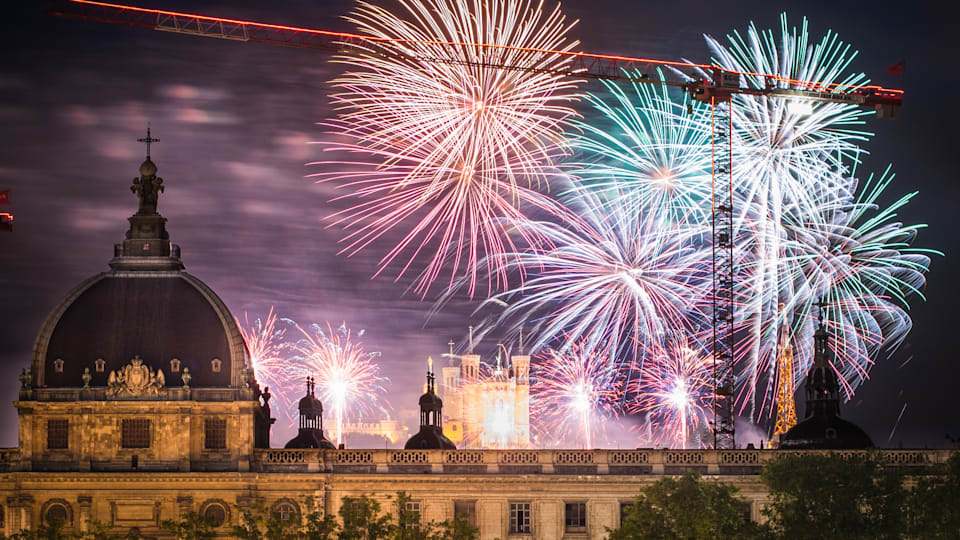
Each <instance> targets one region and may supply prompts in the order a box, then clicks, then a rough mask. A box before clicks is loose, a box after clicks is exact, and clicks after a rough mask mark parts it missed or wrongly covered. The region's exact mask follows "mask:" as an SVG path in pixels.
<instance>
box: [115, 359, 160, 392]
mask: <svg viewBox="0 0 960 540" xmlns="http://www.w3.org/2000/svg"><path fill="white" fill-rule="evenodd" d="M164 383H165V381H164V378H163V370H161V369H158V370H157V371H156V373H154V371H153V369H152V368H150V366H145V365H143V359H141V358H140V356H139V355H137V356H135V357H134V358H133V359H132V360H130V363H129V364H127V365H126V366H124V367H123V368H122V369H120V370H119V371H111V372H110V376H109V377H108V378H107V395H108V396H156V395H159V394H160V389H161V388H163V385H164Z"/></svg>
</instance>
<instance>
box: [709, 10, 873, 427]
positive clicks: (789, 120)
mask: <svg viewBox="0 0 960 540" xmlns="http://www.w3.org/2000/svg"><path fill="white" fill-rule="evenodd" d="M706 41H707V45H708V46H709V48H710V50H711V51H712V53H713V55H714V61H715V63H716V64H717V65H719V66H721V67H722V68H725V69H728V70H733V71H739V72H746V73H755V74H770V75H776V76H778V77H780V78H781V79H780V80H778V81H776V82H774V83H771V81H770V79H768V78H765V77H762V76H760V75H756V76H754V75H743V76H741V81H740V84H741V86H747V87H752V88H764V87H767V86H769V85H770V84H775V85H777V86H779V87H782V88H800V89H803V88H810V87H811V84H813V85H819V84H832V83H840V84H844V85H848V87H850V88H856V87H858V86H860V85H863V84H866V83H867V82H868V80H867V79H866V77H865V76H864V75H862V74H850V75H848V74H847V71H848V68H849V65H850V62H851V61H852V60H853V58H854V56H855V55H856V53H855V51H851V49H850V46H849V45H846V44H844V43H843V42H842V41H840V40H839V39H838V38H837V36H836V35H835V34H833V33H832V32H827V33H826V35H825V36H824V37H823V38H822V39H821V40H820V41H819V42H817V43H812V42H810V40H809V32H808V27H807V21H806V19H804V21H803V23H802V25H801V27H800V28H799V30H798V29H797V28H796V27H793V28H791V27H789V26H788V24H787V18H786V15H782V16H781V28H780V32H779V34H777V33H775V32H773V31H760V30H757V28H756V26H754V25H752V24H751V25H750V27H749V29H748V30H747V33H746V38H743V37H741V35H740V34H739V33H734V34H733V35H731V36H728V41H729V43H728V44H726V45H725V44H723V43H721V42H720V41H719V40H717V39H714V38H712V37H709V36H706ZM787 79H789V80H791V81H808V82H809V83H811V84H805V83H800V82H787V81H786V80H787ZM795 105H796V103H794V102H791V100H787V99H782V98H767V97H762V96H751V95H743V94H739V95H736V96H735V97H734V99H733V103H732V106H731V122H732V126H733V163H734V168H733V171H734V184H735V185H734V190H735V192H736V193H735V196H736V198H737V199H738V202H737V203H736V204H735V206H736V207H737V208H735V220H734V228H735V234H736V235H737V240H736V244H737V245H739V246H750V248H749V253H748V254H747V255H748V257H749V260H748V261H747V262H746V264H744V265H743V267H742V270H743V271H744V272H745V275H743V276H742V278H741V279H738V280H737V281H738V288H737V291H736V295H737V298H738V299H739V303H740V305H739V306H738V309H739V311H740V314H741V322H740V324H741V325H742V326H741V328H742V329H743V330H744V331H743V332H740V333H739V335H741V336H743V338H742V339H741V340H740V342H739V343H738V345H737V355H738V362H739V365H740V366H741V367H740V373H739V376H738V379H739V384H740V391H739V394H738V397H739V402H740V411H741V412H744V411H745V410H746V409H747V408H748V407H749V414H750V416H751V418H758V417H760V416H762V415H763V414H764V405H765V404H766V403H767V400H768V399H771V398H772V396H773V392H772V382H770V381H772V380H773V379H774V373H773V372H774V370H775V369H776V362H775V355H776V342H777V338H776V329H777V328H778V327H779V326H780V323H781V321H780V320H778V309H777V308H778V306H779V304H781V303H785V304H787V305H788V306H794V307H796V305H797V303H798V301H799V304H800V305H801V306H804V305H807V306H808V305H809V303H810V302H812V301H815V299H816V298H815V296H813V295H815V294H817V293H818V292H820V293H822V292H824V291H816V290H813V289H811V288H810V287H809V286H808V285H809V284H808V283H805V282H804V281H803V280H797V279H796V276H798V275H800V274H802V271H801V270H800V269H799V268H798V265H799V264H801V262H802V261H803V260H804V258H803V257H802V256H797V254H796V252H797V251H803V250H804V249H807V250H810V249H817V248H813V247H812V246H803V242H804V241H805V240H804V239H803V236H805V235H812V236H814V237H817V236H820V237H825V236H829V235H830V234H831V228H832V227H831V224H830V223H829V222H828V221H827V219H826V218H827V216H825V215H824V212H823V209H824V208H834V207H836V206H837V204H838V202H839V201H841V200H842V199H843V198H844V197H845V196H846V195H848V194H849V193H850V192H851V191H852V188H851V186H850V183H849V178H848V177H847V176H846V175H845V174H844V171H845V170H846V168H847V166H848V165H849V164H851V163H852V164H854V165H855V164H856V163H857V162H858V161H859V156H860V154H861V152H862V150H861V149H860V147H859V146H858V145H859V144H860V143H861V142H863V141H866V140H868V138H869V137H870V135H871V134H869V133H867V132H865V131H862V130H860V129H859V126H860V125H862V124H863V123H864V117H865V116H867V115H869V114H870V112H868V111H864V110H861V109H859V108H858V107H857V106H856V105H852V104H844V103H813V104H811V107H810V110H808V111H800V110H798V109H797V107H796V106H795ZM797 242H800V245H799V249H798V245H797ZM815 245H816V246H820V245H821V244H815ZM805 295H806V296H805ZM798 299H799V300H798ZM798 311H800V312H801V316H800V317H797V318H796V319H794V311H792V310H787V312H786V313H785V315H784V316H786V317H787V318H788V323H790V325H791V326H794V327H796V326H800V325H803V324H807V322H806V321H805V317H804V316H803V315H804V313H803V312H804V311H805V310H804V309H803V308H802V307H801V309H799V310H798ZM763 380H766V381H767V382H768V384H767V385H766V387H763V386H762V385H761V381H763ZM758 397H759V398H760V402H759V404H758V402H757V400H758ZM771 412H772V411H771V410H769V409H767V411H766V414H768V415H769V414H770V413H771Z"/></svg>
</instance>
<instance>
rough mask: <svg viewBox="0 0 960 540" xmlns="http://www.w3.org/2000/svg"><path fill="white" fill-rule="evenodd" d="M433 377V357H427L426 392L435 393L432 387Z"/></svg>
mask: <svg viewBox="0 0 960 540" xmlns="http://www.w3.org/2000/svg"><path fill="white" fill-rule="evenodd" d="M434 381H435V378H434V376H433V357H432V356H428V357H427V393H428V394H436V393H437V392H436V388H435V387H434Z"/></svg>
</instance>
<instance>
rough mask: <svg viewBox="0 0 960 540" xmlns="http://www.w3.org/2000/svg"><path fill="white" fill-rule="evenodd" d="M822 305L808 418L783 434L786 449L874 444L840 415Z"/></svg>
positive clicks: (808, 380) (808, 379)
mask: <svg viewBox="0 0 960 540" xmlns="http://www.w3.org/2000/svg"><path fill="white" fill-rule="evenodd" d="M823 311H824V309H823V305H822V304H821V307H820V326H819V328H817V331H816V332H815V333H814V336H813V339H814V345H813V349H814V354H813V365H812V366H811V367H810V370H809V371H808V372H807V377H806V382H805V383H804V389H805V390H806V397H807V411H806V419H804V420H803V421H802V422H800V423H798V424H797V425H795V426H793V427H792V428H790V430H789V431H787V432H786V433H784V434H783V436H782V437H780V448H783V449H785V450H813V449H824V450H859V449H863V448H873V441H872V440H870V437H869V436H868V435H867V434H866V433H865V432H864V431H863V430H862V429H860V428H859V427H858V426H857V425H856V424H854V423H853V422H848V421H846V420H844V419H842V418H840V386H839V380H838V378H837V374H836V372H835V368H834V367H833V365H832V360H833V359H834V354H833V351H831V350H830V347H829V346H828V345H829V343H828V337H829V336H828V335H827V330H826V326H825V325H824V322H823Z"/></svg>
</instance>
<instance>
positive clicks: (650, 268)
mask: <svg viewBox="0 0 960 540" xmlns="http://www.w3.org/2000/svg"><path fill="white" fill-rule="evenodd" d="M609 192H610V190H609V189H606V190H605V193H607V194H608V195H609ZM569 203H570V204H571V208H576V211H577V213H578V214H579V215H580V217H579V219H577V220H576V221H572V222H567V223H563V224H557V223H554V222H545V221H539V222H533V221H530V222H526V223H521V224H518V225H517V227H518V228H536V229H537V230H538V231H539V234H541V235H543V236H544V237H545V238H547V239H548V240H549V241H550V244H551V245H552V246H553V247H551V248H550V249H548V250H544V251H541V252H533V251H528V252H524V253H518V254H517V255H516V261H515V262H512V263H511V264H516V265H518V266H519V267H520V269H521V270H522V271H524V272H526V273H527V280H526V282H525V283H524V284H523V285H522V286H521V287H517V288H515V289H512V290H509V291H507V292H504V293H501V294H500V295H498V296H497V297H495V298H496V299H497V300H499V301H501V303H502V304H505V305H506V306H507V307H506V308H505V309H504V310H503V313H502V314H501V315H500V316H499V317H498V318H497V320H496V324H498V325H509V326H514V327H517V328H519V326H520V325H527V326H528V327H530V328H531V329H532V334H533V336H534V338H535V339H534V340H533V346H534V348H536V349H539V348H543V347H544V346H546V345H547V344H548V343H549V342H550V340H552V339H553V337H554V336H559V335H565V336H567V343H568V344H569V343H575V342H576V343H579V344H580V345H579V346H580V347H581V348H582V349H583V350H589V351H593V354H598V355H602V356H605V357H606V358H609V359H610V360H611V361H612V362H616V363H618V364H626V365H632V363H633V361H634V360H635V359H636V358H637V356H638V351H641V350H642V349H643V345H644V344H645V343H646V342H648V341H650V340H657V339H659V337H660V336H663V335H664V334H665V333H666V332H668V331H672V330H674V329H683V328H689V327H691V326H692V325H694V324H696V323H698V322H702V320H703V315H702V313H701V312H700V311H699V309H698V307H697V306H698V304H699V303H700V302H702V300H703V291H702V290H701V288H702V286H703V284H704V283H706V280H705V279H704V269H705V268H707V267H706V266H705V265H706V264H707V260H706V259H705V258H704V257H705V256H706V254H705V253H704V251H703V250H701V249H698V248H697V247H696V246H695V245H693V244H692V243H691V242H690V237H691V234H692V233H689V232H688V229H686V228H685V227H684V226H683V225H682V224H675V225H674V226H672V227H669V228H666V227H663V226H662V225H663V223H664V220H663V219H662V218H660V216H659V215H658V214H657V213H656V210H655V209H648V208H645V207H642V206H638V205H636V204H633V203H632V202H631V201H630V199H629V197H616V196H612V197H607V198H606V199H605V200H601V198H600V197H599V196H598V195H597V194H595V193H593V192H592V191H589V190H581V191H578V192H577V193H576V196H575V197H571V198H570V199H569ZM486 329H487V328H484V329H483V330H486Z"/></svg>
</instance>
